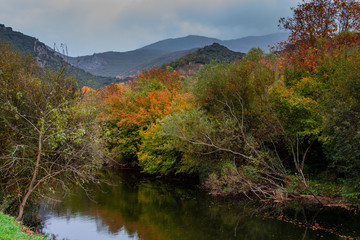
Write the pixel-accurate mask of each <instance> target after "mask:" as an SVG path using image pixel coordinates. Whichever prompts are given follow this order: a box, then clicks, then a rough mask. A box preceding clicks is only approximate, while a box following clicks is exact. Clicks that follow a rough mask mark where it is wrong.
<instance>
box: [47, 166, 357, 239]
mask: <svg viewBox="0 0 360 240" xmlns="http://www.w3.org/2000/svg"><path fill="white" fill-rule="evenodd" d="M109 179H110V180H111V183H112V184H111V185H108V184H101V185H91V186H89V189H88V192H87V193H85V192H84V191H83V190H81V189H75V190H74V192H73V194H71V196H69V197H67V198H66V199H65V200H64V201H62V202H61V203H59V204H56V205H54V206H52V207H47V208H45V209H42V211H41V218H42V221H43V224H44V228H43V231H44V232H46V233H50V234H52V235H54V236H56V237H57V239H59V240H60V239H69V240H83V239H84V240H85V239H86V240H107V239H120V240H128V239H144V240H212V239H214V240H218V239H241V240H261V239H264V240H265V239H266V240H267V239H269V240H270V239H274V240H275V239H276V240H285V239H286V240H289V239H299V240H300V239H301V240H310V239H311V240H312V239H329V240H332V239H348V238H342V237H341V236H339V235H347V236H352V237H355V239H360V237H359V236H360V235H359V234H358V233H359V231H357V229H360V218H359V216H358V215H354V214H353V213H351V212H348V211H345V210H341V209H340V210H336V211H335V210H331V209H330V210H329V209H319V208H312V209H305V208H303V207H302V206H298V207H296V208H295V210H294V209H293V208H292V209H291V210H289V209H288V208H280V207H276V205H273V204H271V205H269V204H268V205H266V204H265V203H255V202H254V201H248V200H244V199H239V198H234V197H219V196H210V195H208V194H207V193H205V192H203V191H201V190H200V189H199V188H198V187H197V186H195V185H194V184H186V183H183V182H179V181H178V182H177V181H172V182H169V181H161V180H158V179H154V178H148V177H144V176H141V175H140V174H137V173H135V172H129V171H128V172H122V173H119V174H117V175H115V176H112V177H111V178H109ZM89 196H90V198H89Z"/></svg>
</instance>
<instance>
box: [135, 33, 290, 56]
mask: <svg viewBox="0 0 360 240" xmlns="http://www.w3.org/2000/svg"><path fill="white" fill-rule="evenodd" d="M288 36H289V34H288V33H274V34H268V35H264V36H248V37H243V38H238V39H233V40H220V39H216V38H208V37H203V36H196V35H189V36H187V37H181V38H169V39H165V40H162V41H159V42H156V43H153V44H150V45H147V46H145V47H143V48H140V49H156V50H165V51H182V50H188V49H193V48H202V47H204V46H207V45H211V44H213V43H219V44H220V45H223V46H225V47H227V48H229V49H230V50H232V51H236V52H243V53H246V52H248V51H249V50H250V49H251V48H257V47H258V48H261V49H263V50H264V51H266V52H268V51H269V46H270V47H271V46H274V45H275V44H277V43H279V42H282V41H285V40H287V38H288Z"/></svg>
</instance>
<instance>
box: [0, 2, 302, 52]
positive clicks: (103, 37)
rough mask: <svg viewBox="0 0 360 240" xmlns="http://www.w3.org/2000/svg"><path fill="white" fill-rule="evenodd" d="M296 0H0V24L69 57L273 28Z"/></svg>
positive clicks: (224, 37)
mask: <svg viewBox="0 0 360 240" xmlns="http://www.w3.org/2000/svg"><path fill="white" fill-rule="evenodd" d="M299 1H300V0H0V23H1V24H5V26H7V27H12V28H13V30H14V31H19V32H22V33H24V34H26V35H30V36H32V37H35V38H37V39H39V40H40V41H42V42H44V43H45V44H47V45H48V46H50V47H54V44H55V45H56V46H60V45H61V44H65V45H66V46H67V52H68V55H69V56H81V55H91V54H93V53H99V52H105V51H118V52H124V51H130V50H134V49H137V48H140V47H143V46H146V45H148V44H151V43H154V42H157V41H160V40H163V39H167V38H177V37H184V36H187V35H200V36H206V37H213V38H218V39H221V40H230V39H237V38H241V37H246V36H261V35H266V34H271V33H276V32H279V31H280V30H279V29H278V26H277V25H278V20H279V18H280V17H287V16H290V14H291V11H290V8H291V7H295V6H296V5H297V3H298V2H299Z"/></svg>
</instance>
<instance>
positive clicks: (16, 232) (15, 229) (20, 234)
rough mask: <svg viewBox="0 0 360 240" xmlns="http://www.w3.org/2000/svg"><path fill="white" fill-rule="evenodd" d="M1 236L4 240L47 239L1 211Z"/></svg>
mask: <svg viewBox="0 0 360 240" xmlns="http://www.w3.org/2000/svg"><path fill="white" fill-rule="evenodd" d="M0 236H1V239H2V240H25V239H26V240H47V238H46V237H45V236H43V235H40V234H37V233H34V232H33V231H31V230H30V229H29V228H27V227H25V226H23V225H21V223H20V222H18V221H16V220H15V218H14V217H11V216H8V215H6V214H4V213H3V212H0Z"/></svg>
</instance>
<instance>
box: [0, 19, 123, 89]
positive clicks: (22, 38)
mask: <svg viewBox="0 0 360 240" xmlns="http://www.w3.org/2000/svg"><path fill="white" fill-rule="evenodd" d="M2 41H6V42H9V43H11V44H12V45H13V46H14V47H15V48H16V49H18V50H20V51H23V52H26V53H29V54H30V55H32V56H33V57H34V58H35V59H36V60H37V63H38V65H39V66H41V67H45V68H48V69H51V70H58V69H60V68H61V67H63V66H66V70H67V72H68V74H70V75H72V76H74V77H76V79H77V81H78V82H79V85H80V86H84V85H87V86H91V87H93V88H99V87H102V86H104V85H108V84H110V83H112V82H115V81H119V80H116V79H115V78H112V77H102V76H94V75H93V74H91V73H88V72H86V71H84V70H83V69H81V68H77V67H74V66H71V65H69V64H67V62H66V61H65V60H64V58H66V57H64V56H63V55H62V54H59V53H57V52H56V51H54V50H53V49H51V48H50V47H48V46H46V45H45V44H44V43H42V42H40V41H39V40H38V39H36V38H34V37H31V36H28V35H25V34H23V33H21V32H16V31H13V29H12V28H11V27H6V26H5V25H4V24H0V43H1V42H2Z"/></svg>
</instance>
